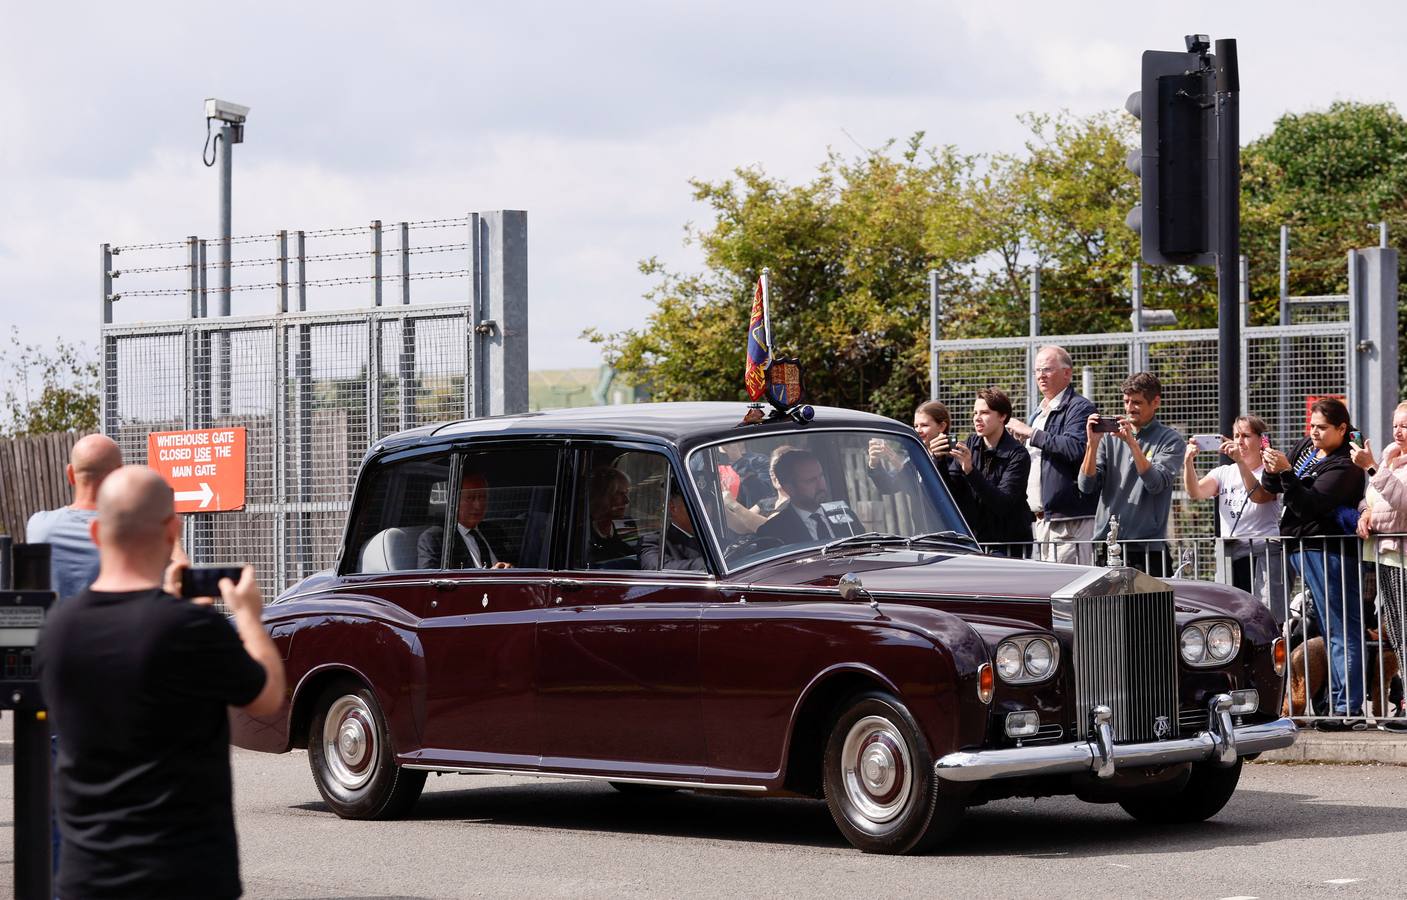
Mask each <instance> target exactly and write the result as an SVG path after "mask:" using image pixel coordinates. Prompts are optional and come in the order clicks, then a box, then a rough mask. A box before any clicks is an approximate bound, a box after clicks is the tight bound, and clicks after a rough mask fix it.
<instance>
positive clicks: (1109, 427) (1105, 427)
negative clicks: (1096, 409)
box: [1094, 416, 1119, 434]
mask: <svg viewBox="0 0 1407 900" xmlns="http://www.w3.org/2000/svg"><path fill="white" fill-rule="evenodd" d="M1118 431H1119V417H1118V416H1100V417H1099V421H1098V422H1097V423H1095V426H1094V433H1095V434H1117V433H1118Z"/></svg>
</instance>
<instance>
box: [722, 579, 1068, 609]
mask: <svg viewBox="0 0 1407 900" xmlns="http://www.w3.org/2000/svg"><path fill="white" fill-rule="evenodd" d="M718 587H719V588H720V589H722V590H726V591H743V592H745V593H749V594H813V595H817V596H825V597H831V598H838V597H839V596H840V594H839V592H838V591H837V590H836V589H835V588H828V587H812V586H810V585H766V584H744V583H733V582H722V583H720V584H719V585H718ZM868 593H869V594H870V595H871V596H872V597H874V598H875V599H876V600H890V601H901V602H902V601H904V600H966V601H969V602H982V601H986V600H1000V601H1002V602H1004V603H1031V604H1048V603H1050V598H1049V597H1020V596H1012V595H1009V594H939V593H930V592H927V591H905V592H903V593H896V592H884V591H870V592H868ZM866 602H868V601H866Z"/></svg>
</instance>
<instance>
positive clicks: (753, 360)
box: [743, 278, 771, 401]
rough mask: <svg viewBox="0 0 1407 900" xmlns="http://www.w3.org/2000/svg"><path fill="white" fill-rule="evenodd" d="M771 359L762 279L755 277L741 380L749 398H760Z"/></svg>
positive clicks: (765, 386) (765, 387)
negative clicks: (755, 286)
mask: <svg viewBox="0 0 1407 900" xmlns="http://www.w3.org/2000/svg"><path fill="white" fill-rule="evenodd" d="M770 361H771V353H770V351H769V348H768V347H767V325H766V321H765V315H764V313H763V308H762V279H761V278H759V279H757V291H756V293H754V294H753V297H752V316H751V318H750V319H749V320H748V323H747V365H746V367H745V368H744V370H743V382H744V383H745V384H746V385H747V396H748V399H749V400H753V401H757V400H761V399H762V394H763V392H764V391H766V389H767V383H766V375H765V370H766V368H767V363H768V362H770Z"/></svg>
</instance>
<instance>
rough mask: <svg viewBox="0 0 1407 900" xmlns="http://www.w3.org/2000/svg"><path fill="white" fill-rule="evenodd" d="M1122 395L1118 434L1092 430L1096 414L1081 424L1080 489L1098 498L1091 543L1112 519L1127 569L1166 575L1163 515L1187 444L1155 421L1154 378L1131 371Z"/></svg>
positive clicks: (1158, 395) (1157, 391) (1158, 387)
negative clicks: (1083, 434)
mask: <svg viewBox="0 0 1407 900" xmlns="http://www.w3.org/2000/svg"><path fill="white" fill-rule="evenodd" d="M1123 392H1124V415H1123V416H1121V417H1120V418H1119V430H1118V431H1116V432H1113V433H1108V434H1103V433H1100V432H1097V431H1095V428H1096V426H1097V425H1098V424H1099V415H1098V414H1095V415H1092V416H1090V417H1089V418H1088V419H1087V420H1086V421H1085V432H1086V435H1087V437H1088V439H1089V445H1088V446H1087V447H1086V449H1085V458H1084V463H1083V464H1082V465H1081V467H1080V480H1079V485H1080V490H1081V491H1083V492H1085V493H1086V494H1098V495H1099V508H1098V509H1097V510H1096V511H1095V516H1094V537H1095V540H1097V541H1102V540H1105V539H1106V538H1108V536H1109V517H1110V516H1118V517H1119V537H1120V538H1122V539H1123V540H1124V541H1127V542H1129V543H1128V545H1127V546H1126V547H1125V549H1124V558H1125V560H1126V561H1127V564H1128V565H1130V566H1133V567H1134V568H1135V569H1141V570H1143V571H1144V572H1147V573H1148V574H1149V575H1156V576H1167V575H1171V574H1172V567H1171V565H1170V560H1169V558H1168V548H1167V543H1166V539H1167V536H1168V513H1169V512H1170V511H1171V509H1172V492H1173V487H1174V485H1176V484H1177V480H1178V472H1179V469H1180V466H1181V460H1182V452H1183V448H1184V447H1186V446H1187V441H1186V440H1184V439H1183V437H1182V435H1180V434H1178V433H1177V432H1176V431H1174V430H1173V429H1171V428H1169V427H1168V426H1166V425H1164V424H1163V423H1162V422H1159V421H1158V418H1157V413H1158V407H1159V406H1160V405H1161V404H1162V399H1163V386H1162V384H1161V383H1160V382H1159V381H1158V376H1156V375H1154V374H1153V373H1151V372H1136V373H1135V374H1133V375H1130V376H1129V377H1128V378H1125V379H1124V383H1123ZM1101 437H1102V438H1104V440H1102V441H1101V440H1100V438H1101Z"/></svg>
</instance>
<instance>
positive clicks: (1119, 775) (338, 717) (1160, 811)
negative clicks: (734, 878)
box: [233, 403, 1295, 853]
mask: <svg viewBox="0 0 1407 900" xmlns="http://www.w3.org/2000/svg"><path fill="white" fill-rule="evenodd" d="M746 411H747V407H745V406H744V405H743V404H738V403H695V404H682V403H681V404H656V405H642V406H615V407H605V408H596V409H573V410H565V411H561V412H552V413H541V414H530V415H522V416H512V417H503V418H489V419H478V420H473V421H465V422H456V423H451V424H441V425H435V426H429V427H424V428H417V429H414V430H412V431H407V432H404V433H401V434H398V435H395V436H394V437H390V438H387V439H385V440H383V441H381V442H379V443H377V444H376V445H375V446H374V447H373V448H372V449H371V450H370V451H369V452H368V454H367V456H366V460H365V462H364V463H363V465H362V469H361V474H360V476H359V478H358V481H357V487H356V495H355V498H354V500H353V503H352V511H351V515H350V517H349V521H348V524H347V528H346V532H345V536H344V538H343V543H342V548H341V553H340V556H339V560H338V563H337V565H336V566H335V568H334V569H332V570H331V571H328V572H325V573H321V574H318V575H315V576H313V577H311V578H308V579H306V580H305V581H303V582H302V583H300V584H298V585H297V586H295V587H293V588H292V589H290V590H288V591H287V592H286V593H284V594H283V595H282V596H280V597H279V598H278V599H277V600H276V601H274V602H272V603H270V604H269V605H268V606H267V608H266V609H265V611H264V618H265V622H266V625H267V627H268V629H269V631H270V633H271V634H272V636H273V639H274V641H275V642H276V643H277V645H278V646H279V648H280V649H281V651H282V653H283V655H284V658H285V660H286V665H287V668H288V678H289V684H290V685H291V686H292V687H291V690H290V695H289V698H288V702H287V704H286V706H285V707H284V709H283V710H282V711H281V712H280V713H279V714H278V715H276V716H273V717H269V718H261V719H251V718H248V717H246V716H243V715H241V714H236V715H235V716H234V720H233V730H234V736H235V742H236V743H237V744H238V745H239V746H241V747H247V748H251V749H255V750H264V751H269V752H274V753H282V752H286V751H288V750H289V749H291V748H294V747H306V748H307V750H308V759H309V762H310V764H311V767H312V770H313V777H314V779H315V780H316V782H317V785H318V789H319V791H320V792H321V793H322V796H323V797H324V799H325V800H326V801H327V804H328V806H330V807H331V808H332V809H333V810H334V811H335V812H336V813H337V814H338V815H340V816H343V817H347V818H358V819H367V818H385V817H390V816H395V815H398V814H403V813H405V812H406V811H408V810H409V809H410V807H411V806H412V804H413V803H414V802H415V800H416V798H417V797H418V795H419V794H420V791H421V787H422V786H423V784H424V781H425V776H426V773H428V772H457V773H467V774H474V773H495V774H520V775H538V776H543V775H545V776H558V777H565V778H586V779H599V780H602V781H606V782H609V783H610V784H612V785H613V786H615V787H617V788H619V789H620V790H622V791H665V790H677V789H681V788H682V789H693V790H725V791H730V792H750V793H754V794H757V795H760V796H767V795H789V796H806V797H824V798H825V801H826V803H827V804H828V805H829V808H830V811H831V814H832V815H833V816H834V818H835V822H836V824H837V825H838V826H839V828H840V830H841V832H843V833H844V835H845V837H846V838H847V839H848V840H849V841H850V842H851V843H852V844H854V845H855V846H856V847H858V848H860V849H862V850H867V851H875V852H886V853H902V852H909V851H913V850H916V849H919V848H922V847H926V846H930V845H932V844H933V843H935V842H936V841H939V840H941V839H942V838H943V837H944V836H945V835H947V834H949V833H951V831H952V830H953V828H954V826H955V824H956V823H957V821H958V819H959V817H960V816H961V814H962V811H963V808H964V807H965V806H970V805H975V804H979V803H983V802H985V801H987V800H992V799H996V798H1001V797H1011V796H1044V795H1050V794H1074V795H1076V796H1078V797H1081V798H1083V799H1086V800H1090V801H1093V802H1110V801H1113V802H1118V803H1119V804H1120V805H1122V806H1123V808H1124V809H1125V810H1127V811H1128V812H1129V813H1130V814H1131V815H1132V816H1134V817H1135V818H1137V819H1139V820H1142V821H1146V822H1191V821H1198V820H1201V819H1205V818H1207V817H1209V816H1211V815H1214V814H1215V813H1216V812H1217V811H1218V810H1220V809H1221V807H1222V806H1223V805H1224V804H1225V803H1226V802H1227V800H1228V799H1229V798H1230V797H1231V794H1232V792H1233V791H1234V790H1235V788H1236V782H1237V779H1238V777H1239V775H1240V771H1241V762H1242V760H1243V759H1244V758H1246V757H1248V756H1254V755H1255V754H1257V753H1260V752H1262V751H1264V750H1268V749H1273V748H1278V747H1284V746H1287V745H1289V744H1291V743H1292V742H1293V741H1294V737H1295V728H1294V725H1293V724H1292V723H1291V722H1290V721H1289V720H1288V719H1280V718H1277V711H1278V708H1279V697H1280V693H1281V687H1282V677H1283V673H1284V646H1283V645H1282V644H1281V643H1280V640H1279V636H1278V632H1277V630H1276V627H1275V623H1274V622H1273V620H1272V619H1271V618H1270V616H1269V615H1268V614H1267V612H1266V611H1265V610H1264V608H1262V607H1261V606H1260V605H1259V604H1258V603H1257V602H1255V601H1254V600H1253V599H1252V598H1251V597H1250V596H1249V595H1247V594H1245V593H1242V592H1241V591H1238V590H1235V589H1233V588H1230V587H1224V586H1220V585H1214V584H1205V583H1195V582H1189V581H1180V580H1172V581H1161V580H1157V579H1154V578H1150V577H1148V576H1146V575H1143V574H1141V573H1139V572H1136V571H1134V570H1132V569H1126V568H1107V569H1104V568H1085V567H1080V566H1067V565H1058V564H1054V563H1044V562H1035V561H1026V560H1017V559H1008V558H1004V557H998V556H989V555H985V554H983V553H982V552H981V551H980V549H979V548H978V547H977V546H976V544H975V542H974V541H973V539H972V537H971V535H970V532H969V530H968V528H967V525H966V523H965V522H964V521H963V518H962V516H961V514H960V513H959V512H958V510H957V508H956V507H955V506H954V504H953V501H952V499H951V498H950V496H949V495H948V493H947V492H946V490H945V488H944V487H943V484H942V482H941V480H940V479H939V477H938V473H937V471H936V469H935V468H934V466H933V464H932V462H931V460H930V459H929V457H928V456H927V454H926V453H925V452H924V449H923V447H922V446H921V445H920V444H919V442H918V440H917V439H916V438H915V436H914V435H913V433H912V432H910V431H909V430H908V429H907V428H904V427H903V426H901V425H900V424H898V423H896V422H894V421H892V420H889V419H885V418H881V417H879V416H873V415H867V414H861V413H855V412H850V411H846V410H840V409H828V408H817V409H816V410H815V411H814V418H813V419H811V420H809V421H801V420H802V419H803V418H804V417H802V416H796V417H789V416H785V415H780V414H779V415H775V416H773V417H772V418H771V419H768V420H765V421H760V422H759V421H755V419H756V418H758V417H757V416H756V415H753V416H750V417H748V421H747V422H746V423H744V421H743V420H744V414H745V413H746ZM808 411H809V409H808Z"/></svg>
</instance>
